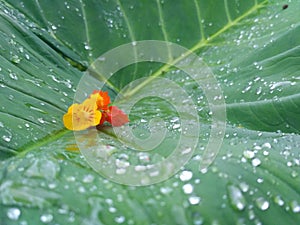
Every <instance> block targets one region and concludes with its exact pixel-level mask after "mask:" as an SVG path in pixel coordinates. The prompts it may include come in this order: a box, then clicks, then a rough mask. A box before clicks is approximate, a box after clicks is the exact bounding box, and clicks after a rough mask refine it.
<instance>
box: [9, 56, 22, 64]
mask: <svg viewBox="0 0 300 225" xmlns="http://www.w3.org/2000/svg"><path fill="white" fill-rule="evenodd" d="M10 60H11V61H12V62H13V63H15V64H18V63H20V62H21V58H20V57H19V56H17V55H13V56H12V57H11V58H10Z"/></svg>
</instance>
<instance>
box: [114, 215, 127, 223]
mask: <svg viewBox="0 0 300 225" xmlns="http://www.w3.org/2000/svg"><path fill="white" fill-rule="evenodd" d="M115 221H116V223H124V222H125V217H124V216H118V217H116V218H115Z"/></svg>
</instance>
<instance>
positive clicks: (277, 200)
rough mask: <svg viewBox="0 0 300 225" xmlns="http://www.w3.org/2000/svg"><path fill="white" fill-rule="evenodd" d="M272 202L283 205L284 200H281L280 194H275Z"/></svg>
mask: <svg viewBox="0 0 300 225" xmlns="http://www.w3.org/2000/svg"><path fill="white" fill-rule="evenodd" d="M274 202H275V203H276V204H277V205H279V206H283V205H284V201H283V200H282V198H281V196H280V195H277V196H275V197H274Z"/></svg>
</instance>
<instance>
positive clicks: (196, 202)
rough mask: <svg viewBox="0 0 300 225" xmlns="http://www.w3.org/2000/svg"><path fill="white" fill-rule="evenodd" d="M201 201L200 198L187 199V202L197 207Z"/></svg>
mask: <svg viewBox="0 0 300 225" xmlns="http://www.w3.org/2000/svg"><path fill="white" fill-rule="evenodd" d="M200 201H201V198H200V197H199V196H191V197H189V202H190V204H191V205H198V204H199V203H200Z"/></svg>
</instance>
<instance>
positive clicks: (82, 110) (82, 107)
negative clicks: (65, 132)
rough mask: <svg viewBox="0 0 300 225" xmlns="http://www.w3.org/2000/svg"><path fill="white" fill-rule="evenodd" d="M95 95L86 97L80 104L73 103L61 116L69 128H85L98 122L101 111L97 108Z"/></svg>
mask: <svg viewBox="0 0 300 225" xmlns="http://www.w3.org/2000/svg"><path fill="white" fill-rule="evenodd" d="M96 101H97V98H96V96H95V97H94V96H93V97H91V98H88V99H86V100H85V101H84V102H83V103H82V104H73V105H71V106H70V107H69V109H68V112H67V113H66V114H65V115H64V117H63V122H64V125H65V127H66V128H67V129H69V130H85V129H87V128H89V127H91V126H96V125H98V124H99V123H100V120H101V116H102V113H101V112H100V111H98V110H97V108H98V106H97V103H96Z"/></svg>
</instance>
